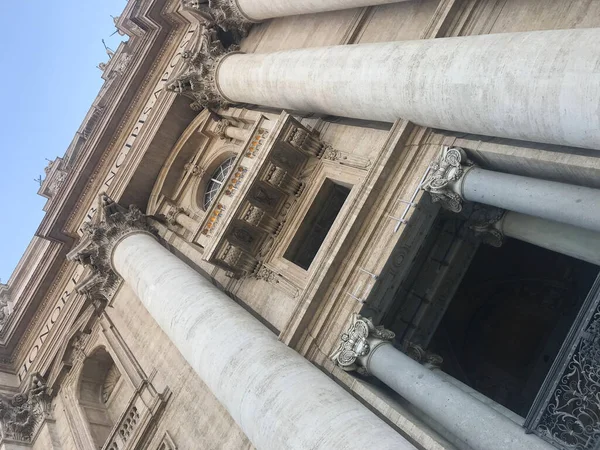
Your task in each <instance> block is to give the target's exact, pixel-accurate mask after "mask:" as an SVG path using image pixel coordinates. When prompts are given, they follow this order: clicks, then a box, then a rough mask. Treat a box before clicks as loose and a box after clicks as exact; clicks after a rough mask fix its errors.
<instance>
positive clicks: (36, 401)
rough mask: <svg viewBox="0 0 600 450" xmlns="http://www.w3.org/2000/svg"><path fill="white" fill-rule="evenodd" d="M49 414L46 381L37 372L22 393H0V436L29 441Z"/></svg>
mask: <svg viewBox="0 0 600 450" xmlns="http://www.w3.org/2000/svg"><path fill="white" fill-rule="evenodd" d="M50 414H51V401H50V397H49V396H48V395H47V393H46V383H45V381H44V380H43V379H42V377H41V376H39V375H38V374H34V375H33V376H32V378H31V384H30V386H29V388H28V389H27V390H26V391H25V392H24V393H22V394H16V395H13V396H7V395H3V394H0V426H1V427H2V438H3V439H13V440H16V441H21V442H28V443H29V442H31V440H32V439H33V436H34V434H35V431H36V430H37V429H38V428H39V426H40V425H41V424H42V423H43V421H44V420H45V419H46V418H47V417H49V416H50Z"/></svg>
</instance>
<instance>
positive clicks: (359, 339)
mask: <svg viewBox="0 0 600 450" xmlns="http://www.w3.org/2000/svg"><path fill="white" fill-rule="evenodd" d="M395 337H396V335H395V334H394V333H393V332H392V331H389V330H386V329H385V328H383V326H381V325H380V326H375V325H374V324H373V321H372V320H371V319H369V318H366V317H362V316H361V315H359V314H356V313H354V314H352V322H351V324H350V327H349V328H348V330H347V331H346V332H344V333H342V336H341V338H340V339H341V341H342V342H341V344H340V346H339V347H338V349H337V350H336V351H335V352H334V353H333V354H332V355H331V356H330V358H331V359H332V360H333V362H335V363H336V364H337V365H338V366H340V367H341V368H342V369H343V370H346V371H353V370H356V371H357V372H359V373H361V374H363V375H367V374H368V372H367V370H366V368H365V367H363V366H362V365H359V362H358V360H359V358H364V357H365V356H368V355H369V353H370V352H371V350H372V348H373V344H377V343H378V342H381V341H392V340H393V339H394V338H395Z"/></svg>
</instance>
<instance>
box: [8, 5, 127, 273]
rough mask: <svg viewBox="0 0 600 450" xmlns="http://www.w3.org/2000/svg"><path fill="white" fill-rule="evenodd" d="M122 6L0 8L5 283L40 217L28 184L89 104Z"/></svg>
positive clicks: (59, 150) (39, 203)
mask: <svg viewBox="0 0 600 450" xmlns="http://www.w3.org/2000/svg"><path fill="white" fill-rule="evenodd" d="M125 5H126V1H125V0H100V1H87V0H86V1H82V0H58V1H47V0H45V1H42V0H34V1H31V2H26V3H25V4H24V3H22V2H11V1H0V34H1V41H0V42H1V43H2V44H1V47H0V53H1V54H2V58H1V59H0V65H1V68H2V70H1V71H0V86H1V88H0V132H1V135H2V140H1V141H0V156H1V159H0V161H1V164H0V171H1V173H0V195H1V198H0V201H1V204H0V211H1V212H0V278H1V279H2V281H3V282H6V281H8V278H9V277H10V275H11V273H12V272H13V270H14V267H15V266H16V265H17V263H18V261H19V259H20V257H21V255H22V254H23V252H24V251H25V248H26V247H27V245H28V244H29V241H30V240H31V238H32V237H33V234H34V233H35V231H36V229H37V226H38V224H39V223H40V220H41V219H42V217H43V211H42V207H43V206H44V203H45V199H44V198H43V197H39V196H38V195H37V191H38V188H39V185H38V184H37V183H36V182H35V181H34V179H35V178H37V177H38V176H39V175H43V174H44V167H46V165H47V161H46V159H45V158H48V159H54V158H55V157H57V156H62V155H63V154H64V152H65V150H66V149H67V147H68V145H69V144H70V142H71V140H72V139H73V136H74V135H75V131H76V130H77V128H78V127H79V125H80V124H81V122H82V120H83V118H84V116H85V114H86V113H87V111H88V109H89V107H90V106H91V104H92V101H93V100H94V98H95V97H96V94H97V93H98V90H99V89H100V86H101V85H102V79H101V78H100V75H101V72H100V70H99V69H97V68H96V66H97V65H98V63H99V62H102V61H106V60H107V56H106V53H105V50H104V47H103V45H102V39H105V40H106V43H107V44H108V45H109V47H111V48H113V49H116V48H117V47H118V45H119V42H120V40H121V39H123V38H122V37H121V36H119V35H118V34H115V35H113V36H112V37H111V36H110V35H111V34H112V33H113V31H115V28H114V26H113V22H112V19H111V17H110V16H111V14H112V15H115V16H118V15H119V14H120V13H121V12H122V11H123V9H124V8H125Z"/></svg>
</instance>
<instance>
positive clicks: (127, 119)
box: [64, 29, 185, 236]
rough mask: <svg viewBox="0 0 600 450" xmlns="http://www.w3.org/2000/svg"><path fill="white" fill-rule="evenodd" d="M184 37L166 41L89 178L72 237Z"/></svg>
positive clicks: (69, 226)
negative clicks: (171, 55)
mask: <svg viewBox="0 0 600 450" xmlns="http://www.w3.org/2000/svg"><path fill="white" fill-rule="evenodd" d="M184 33H185V30H182V29H178V30H173V31H171V32H170V33H169V35H168V37H167V38H166V40H165V41H164V43H163V45H162V48H161V49H160V51H159V52H158V54H157V56H156V58H155V60H154V63H153V64H152V66H151V67H150V69H149V71H148V75H147V76H146V77H145V78H144V80H143V81H142V83H141V85H140V86H139V89H138V91H137V94H136V95H135V97H134V98H133V100H132V102H131V106H130V107H129V108H128V110H127V112H126V113H125V115H124V116H123V118H122V120H121V122H120V124H119V126H118V127H117V129H116V130H115V132H114V134H113V138H112V140H111V141H110V143H109V145H108V146H107V147H106V149H105V151H104V152H103V153H102V156H101V157H100V160H99V162H98V164H97V165H96V167H95V170H94V171H93V172H92V174H91V175H90V176H89V177H88V182H87V184H86V185H85V187H84V189H83V190H82V191H81V192H80V195H79V198H78V200H77V202H76V203H75V205H74V206H73V208H71V213H70V216H69V218H68V220H67V222H66V224H65V227H64V229H65V230H66V231H67V233H69V234H70V235H72V236H75V235H76V230H77V228H78V226H79V224H80V222H81V220H82V219H83V214H85V211H87V210H86V209H84V208H82V207H84V205H85V207H87V206H89V205H90V204H91V203H93V202H94V201H95V199H96V196H97V194H98V190H99V189H100V187H101V185H102V183H103V182H104V177H103V176H102V175H105V174H106V173H107V172H108V170H109V169H110V166H109V164H107V162H108V161H112V160H114V159H115V158H116V157H117V155H116V154H115V153H116V149H119V147H120V146H119V144H123V143H124V141H125V140H126V138H127V133H125V131H129V130H130V129H131V128H133V127H134V125H135V123H134V122H132V121H131V120H132V117H137V114H138V113H139V112H141V110H142V108H143V107H144V105H145V102H144V100H145V99H146V98H148V97H149V95H151V93H150V92H148V87H149V86H151V85H153V83H152V82H153V81H154V82H155V81H156V80H157V78H158V76H160V74H162V72H163V70H162V69H163V67H164V65H165V64H167V63H168V58H165V57H164V56H165V54H166V53H167V52H168V51H173V50H174V49H173V48H172V47H173V43H174V42H177V41H178V39H177V38H180V37H181V36H183V35H184ZM82 210H83V213H82Z"/></svg>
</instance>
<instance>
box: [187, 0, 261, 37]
mask: <svg viewBox="0 0 600 450" xmlns="http://www.w3.org/2000/svg"><path fill="white" fill-rule="evenodd" d="M182 4H183V7H184V8H185V9H188V10H192V11H194V12H195V13H196V15H197V16H199V17H200V18H201V19H202V20H203V21H204V22H205V23H207V24H208V23H213V22H214V23H216V24H217V25H218V26H219V27H221V28H222V29H223V30H225V31H230V32H231V33H233V35H234V39H236V40H237V41H238V42H239V40H241V38H243V37H246V36H247V35H248V32H249V31H250V28H251V27H252V22H251V21H249V20H248V18H247V17H246V16H245V15H244V14H243V13H242V12H241V11H240V9H239V7H238V5H237V2H236V1H235V0H210V1H209V2H208V4H207V2H206V1H202V0H182Z"/></svg>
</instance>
